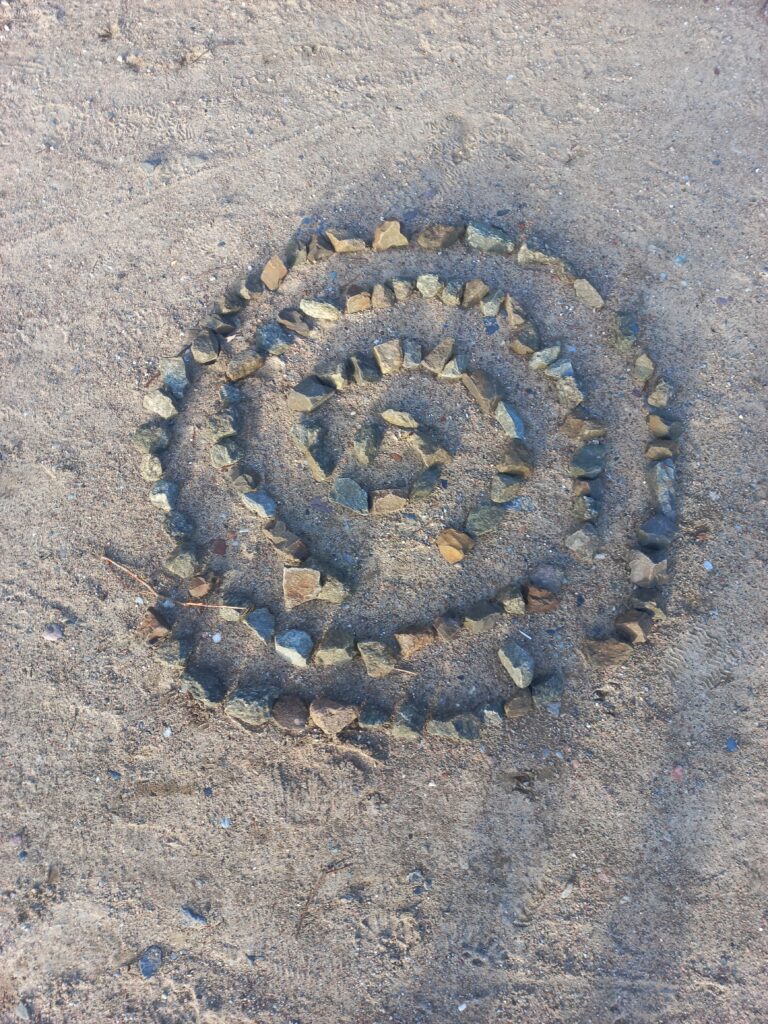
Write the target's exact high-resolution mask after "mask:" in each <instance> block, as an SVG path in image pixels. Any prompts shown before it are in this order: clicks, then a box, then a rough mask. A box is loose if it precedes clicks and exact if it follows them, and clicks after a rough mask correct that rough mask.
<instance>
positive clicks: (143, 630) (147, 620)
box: [139, 608, 171, 643]
mask: <svg viewBox="0 0 768 1024" xmlns="http://www.w3.org/2000/svg"><path fill="white" fill-rule="evenodd" d="M170 632H171V630H170V627H169V625H168V623H167V622H166V620H165V618H164V616H163V615H162V613H161V612H160V611H158V609H157V608H148V609H147V610H146V611H145V612H144V615H143V617H142V620H141V623H140V624H139V635H140V636H141V637H142V638H143V639H144V640H146V641H147V643H153V642H154V641H155V640H163V639H165V637H167V636H168V635H169V634H170Z"/></svg>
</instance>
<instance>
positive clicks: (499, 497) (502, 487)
mask: <svg viewBox="0 0 768 1024" xmlns="http://www.w3.org/2000/svg"><path fill="white" fill-rule="evenodd" d="M524 483H525V479H524V477H521V476H514V475H512V474H510V473H497V474H496V476H494V478H493V480H491V501H492V502H494V503H495V504H497V505H504V504H506V503H507V502H508V501H512V500H513V499H514V498H516V497H517V496H518V494H519V493H520V491H521V490H522V487H523V484H524Z"/></svg>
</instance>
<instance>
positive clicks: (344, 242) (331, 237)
mask: <svg viewBox="0 0 768 1024" xmlns="http://www.w3.org/2000/svg"><path fill="white" fill-rule="evenodd" d="M325 237H326V238H327V239H328V241H329V242H330V243H331V245H332V246H333V248H334V251H335V252H362V251H363V249H365V248H366V244H365V242H364V241H363V239H362V238H348V237H345V236H344V235H343V234H342V233H341V232H340V231H326V232H325Z"/></svg>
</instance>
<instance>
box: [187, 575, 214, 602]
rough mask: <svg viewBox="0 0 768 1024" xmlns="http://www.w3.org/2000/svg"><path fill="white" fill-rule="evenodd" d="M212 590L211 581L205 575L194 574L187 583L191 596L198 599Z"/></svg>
mask: <svg viewBox="0 0 768 1024" xmlns="http://www.w3.org/2000/svg"><path fill="white" fill-rule="evenodd" d="M210 590H211V583H210V581H209V580H207V579H206V578H205V577H204V576H193V577H192V579H191V580H189V582H188V583H187V591H188V592H189V596H190V597H193V598H194V599H195V600H196V601H197V600H198V599H199V598H201V597H205V596H206V594H209V593H210Z"/></svg>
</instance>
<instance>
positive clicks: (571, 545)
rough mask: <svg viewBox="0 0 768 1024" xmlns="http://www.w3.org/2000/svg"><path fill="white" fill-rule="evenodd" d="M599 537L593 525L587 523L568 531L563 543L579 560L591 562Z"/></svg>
mask: <svg viewBox="0 0 768 1024" xmlns="http://www.w3.org/2000/svg"><path fill="white" fill-rule="evenodd" d="M599 541H600V538H599V536H598V533H597V530H596V529H595V528H594V526H590V525H589V524H587V525H585V526H582V527H580V528H579V529H578V530H574V531H573V533H569V534H568V536H567V537H566V538H565V540H564V541H563V543H564V544H565V546H566V547H567V548H568V550H569V551H570V552H571V554H572V555H573V556H574V558H578V559H579V561H581V562H591V561H592V560H593V559H594V557H595V552H596V551H597V548H598V544H599Z"/></svg>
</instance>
